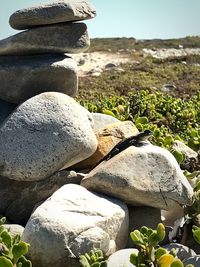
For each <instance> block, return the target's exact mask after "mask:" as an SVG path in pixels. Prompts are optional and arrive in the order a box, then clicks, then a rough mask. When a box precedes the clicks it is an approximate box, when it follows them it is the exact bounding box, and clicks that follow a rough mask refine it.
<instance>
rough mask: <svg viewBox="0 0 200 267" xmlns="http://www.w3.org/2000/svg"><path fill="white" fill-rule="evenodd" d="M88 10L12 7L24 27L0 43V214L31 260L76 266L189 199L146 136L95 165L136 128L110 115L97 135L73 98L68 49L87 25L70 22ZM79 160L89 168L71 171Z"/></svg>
mask: <svg viewBox="0 0 200 267" xmlns="http://www.w3.org/2000/svg"><path fill="white" fill-rule="evenodd" d="M95 15H96V10H95V8H94V7H93V6H92V5H91V4H89V3H87V2H86V1H84V0H62V1H61V0H60V1H56V2H51V3H47V4H44V5H37V6H34V7H29V8H26V9H22V10H18V11H16V12H15V13H13V14H12V15H11V17H10V25H11V26H12V27H13V28H14V29H17V30H25V31H22V32H20V33H18V34H16V35H13V36H11V37H9V38H6V39H4V40H1V41H0V82H1V86H0V215H3V216H6V217H7V219H8V220H10V221H11V222H12V223H18V224H21V225H23V226H25V228H24V230H22V239H23V240H24V241H26V242H28V243H30V250H29V256H30V258H31V260H32V262H33V267H47V266H54V267H72V266H73V267H79V266H80V265H79V262H78V258H79V256H80V255H81V254H83V253H85V252H88V251H89V250H90V249H93V248H100V249H101V250H102V251H103V253H104V254H105V255H107V256H109V255H110V254H112V253H113V252H115V251H116V250H119V249H123V248H125V247H130V246H131V245H129V243H130V238H129V239H128V236H129V232H130V231H131V230H132V229H134V228H135V225H138V222H139V224H142V225H144V224H146V221H147V220H146V218H147V217H148V221H149V220H150V221H151V222H153V223H152V224H154V223H155V222H156V224H157V222H159V221H160V218H161V209H166V210H169V209H171V208H173V206H174V205H175V204H177V203H178V204H181V205H190V204H191V203H192V195H193V191H192V188H191V186H190V184H189V182H188V181H187V179H186V177H185V176H184V175H183V173H182V171H181V169H180V167H179V165H178V164H177V162H176V160H175V158H174V157H173V156H172V155H171V154H170V152H168V151H165V150H164V149H162V148H158V147H156V146H153V145H151V144H150V143H148V145H146V146H144V147H142V148H141V147H133V146H132V147H129V148H128V149H126V150H124V151H122V152H121V153H119V154H118V155H116V156H115V157H113V158H112V159H111V160H108V161H107V162H102V163H101V164H99V165H97V167H95V168H94V169H92V167H94V166H96V163H97V162H99V160H100V159H101V158H103V156H104V155H105V152H108V151H109V146H108V144H111V146H112V145H113V140H115V139H114V138H113V137H114V135H115V134H114V133H115V132H116V136H115V138H116V139H117V140H115V142H118V141H119V140H118V139H120V138H121V139H123V138H124V136H125V137H128V136H130V135H136V134H138V130H137V128H136V127H135V125H134V124H133V123H132V122H118V121H117V122H115V123H113V124H111V122H110V118H109V123H107V124H111V126H108V127H107V128H104V127H103V126H101V127H97V128H98V130H99V135H98V134H96V135H95V132H94V128H95V127H94V126H95V125H93V122H95V116H94V115H91V114H90V113H89V112H88V111H87V110H86V109H85V108H83V107H82V106H81V105H79V104H78V103H77V102H76V101H75V100H74V99H73V97H74V96H75V95H76V93H77V89H78V75H77V65H76V62H75V61H74V60H73V59H72V58H71V57H70V56H69V55H67V54H71V53H79V52H84V51H85V50H86V49H88V47H89V44H90V40H89V37H88V33H87V27H86V25H85V24H84V23H82V22H77V21H80V20H86V19H91V18H93V17H94V16H95ZM96 115H97V117H98V115H99V114H96ZM100 115H101V114H100ZM104 116H105V115H104ZM107 117H108V116H107ZM101 118H102V117H101ZM103 120H104V122H105V117H103ZM113 120H114V118H112V122H113ZM115 121H116V119H115ZM105 129H106V131H104V130H105ZM108 133H109V134H108ZM119 133H121V136H120V137H119V138H117V136H118V135H119ZM105 137H106V138H109V139H108V140H110V141H108V140H107V139H106V140H105ZM97 139H98V140H97ZM103 140H105V142H104V141H103ZM107 141H108V142H107ZM111 141H112V142H111ZM104 143H105V146H104ZM110 148H111V147H110ZM101 151H102V152H103V153H100V152H101ZM92 157H93V158H92ZM87 160H88V161H87ZM96 160H97V162H96ZM78 164H79V167H78V166H77V165H78ZM82 166H83V167H82ZM86 166H87V167H88V169H89V172H88V173H87V172H86V175H84V174H83V173H76V172H75V171H74V170H76V171H77V170H78V171H81V172H82V170H83V169H87V168H86ZM70 168H71V169H70ZM91 169H92V171H90V170H91ZM95 192H98V193H95ZM41 202H43V203H42V204H41ZM127 204H128V205H129V206H128V205H127ZM138 205H139V206H143V207H139V208H137V206H138ZM143 215H144V216H143ZM142 216H143V220H142ZM149 218H150V219H149ZM151 218H152V219H151ZM121 258H123V257H121V256H120V257H119V256H118V257H117V260H116V261H117V264H116V263H114V264H111V265H108V266H109V267H117V266H119V264H118V263H119V262H118V261H119V260H120V259H121ZM128 258H129V256H128ZM120 266H121V265H120Z"/></svg>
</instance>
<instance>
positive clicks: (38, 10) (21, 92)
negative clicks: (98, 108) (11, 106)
mask: <svg viewBox="0 0 200 267" xmlns="http://www.w3.org/2000/svg"><path fill="white" fill-rule="evenodd" d="M95 15H96V10H95V8H94V7H93V6H92V5H91V4H89V3H87V2H86V1H84V0H83V1H82V0H76V1H73V0H67V1H62V0H61V1H55V2H51V3H47V4H43V5H37V6H32V7H28V8H25V9H21V10H18V11H16V12H14V13H13V14H12V15H11V16H10V20H9V23H10V25H11V27H12V28H14V29H17V30H25V31H22V32H20V33H18V34H16V35H13V36H10V37H9V38H6V39H3V40H1V41H0V81H1V90H0V99H2V100H5V101H8V102H11V103H16V104H19V103H21V102H22V101H25V100H27V99H28V98H30V97H32V96H34V95H37V94H39V93H42V92H45V91H57V92H61V93H65V94H67V95H69V96H71V97H74V96H75V95H76V93H77V84H78V83H77V67H76V63H75V62H74V60H72V58H71V57H69V56H66V55H65V53H72V54H73V53H79V52H84V51H86V50H87V49H88V48H89V45H90V39H89V37H88V33H87V26H86V24H85V23H82V22H77V21H81V20H86V19H91V18H93V17H95Z"/></svg>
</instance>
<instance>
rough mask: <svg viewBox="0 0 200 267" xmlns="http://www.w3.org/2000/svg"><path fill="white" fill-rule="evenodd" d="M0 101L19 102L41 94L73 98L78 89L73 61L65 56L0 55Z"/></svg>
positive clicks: (75, 67)
mask: <svg viewBox="0 0 200 267" xmlns="http://www.w3.org/2000/svg"><path fill="white" fill-rule="evenodd" d="M0 81H1V88H0V98H1V99H4V100H6V101H9V102H13V103H20V102H22V101H25V100H27V99H29V98H30V97H32V96H34V95H37V94H39V93H43V92H46V91H48V92H50V91H54V92H61V93H65V94H67V95H69V96H72V97H73V96H75V95H76V92H77V89H78V76H77V65H76V62H75V61H74V60H73V59H72V58H70V57H67V56H64V55H61V54H60V55H55V54H52V55H33V56H1V57H0Z"/></svg>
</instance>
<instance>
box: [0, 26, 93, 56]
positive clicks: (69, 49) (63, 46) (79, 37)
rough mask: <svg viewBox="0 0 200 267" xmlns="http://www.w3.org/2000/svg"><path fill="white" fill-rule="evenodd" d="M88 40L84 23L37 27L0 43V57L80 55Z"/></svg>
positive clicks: (86, 47) (87, 44) (85, 48)
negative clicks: (55, 54)
mask: <svg viewBox="0 0 200 267" xmlns="http://www.w3.org/2000/svg"><path fill="white" fill-rule="evenodd" d="M89 45H90V39H89V37H88V33H87V26H86V24H84V23H59V24H54V25H49V26H45V27H37V28H33V29H30V30H27V31H22V32H20V33H18V34H15V35H13V36H10V37H8V38H6V39H3V40H1V41H0V55H31V54H46V53H80V52H84V51H85V50H87V49H88V47H89Z"/></svg>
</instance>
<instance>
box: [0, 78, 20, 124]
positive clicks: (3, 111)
mask: <svg viewBox="0 0 200 267" xmlns="http://www.w3.org/2000/svg"><path fill="white" fill-rule="evenodd" d="M0 80H1V78H0ZM1 81H2V80H1ZM0 91H1V88H0ZM15 108H16V105H15V104H12V103H9V102H6V101H4V100H1V99H0V124H1V123H2V122H3V121H4V120H5V119H6V118H7V117H8V116H9V115H10V113H12V111H13V110H14V109H15Z"/></svg>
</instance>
